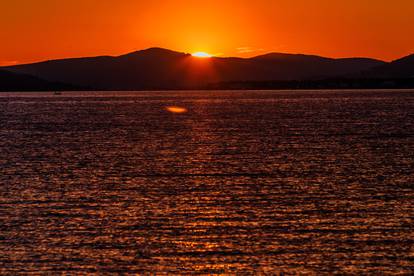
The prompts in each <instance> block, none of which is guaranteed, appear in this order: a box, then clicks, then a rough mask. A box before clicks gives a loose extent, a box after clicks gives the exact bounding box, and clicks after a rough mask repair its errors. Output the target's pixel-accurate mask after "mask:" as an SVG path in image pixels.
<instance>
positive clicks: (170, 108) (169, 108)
mask: <svg viewBox="0 0 414 276" xmlns="http://www.w3.org/2000/svg"><path fill="white" fill-rule="evenodd" d="M165 109H166V110H167V111H169V112H171V113H178V114H180V113H187V112H188V110H187V108H185V107H179V106H167V107H166V108H165Z"/></svg>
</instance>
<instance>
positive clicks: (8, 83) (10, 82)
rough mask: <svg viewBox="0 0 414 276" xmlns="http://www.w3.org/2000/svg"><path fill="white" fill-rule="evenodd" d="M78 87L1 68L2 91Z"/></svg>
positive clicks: (52, 89)
mask: <svg viewBox="0 0 414 276" xmlns="http://www.w3.org/2000/svg"><path fill="white" fill-rule="evenodd" d="M72 89H76V87H74V86H72V85H66V84H63V83H55V82H49V81H45V80H42V79H40V78H38V77H34V76H30V75H25V74H16V73H12V72H8V71H5V70H0V91H54V90H72Z"/></svg>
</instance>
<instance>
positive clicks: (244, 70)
mask: <svg viewBox="0 0 414 276" xmlns="http://www.w3.org/2000/svg"><path fill="white" fill-rule="evenodd" d="M385 64H386V63H385V62H383V61H379V60H375V59H368V58H347V59H332V58H325V57H319V56H311V55H295V54H283V53H271V54H267V55H262V56H257V57H253V58H231V57H229V58H221V57H213V58H209V59H200V58H195V57H192V56H191V55H190V54H186V53H179V52H174V51H171V50H167V49H161V48H150V49H147V50H142V51H137V52H133V53H129V54H126V55H122V56H118V57H112V56H100V57H90V58H74V59H62V60H51V61H45V62H40V63H34V64H26V65H17V66H10V67H4V68H3V69H6V70H9V71H11V72H15V73H23V74H30V75H33V76H36V77H39V78H42V79H45V80H48V81H52V82H63V83H71V84H74V85H77V86H83V87H92V88H95V89H105V90H142V89H179V88H198V87H205V86H206V85H208V84H212V83H222V82H240V81H253V82H262V81H289V80H317V79H324V78H330V77H337V76H344V75H350V74H356V73H359V72H363V71H367V70H370V69H372V68H374V67H378V66H382V65H385Z"/></svg>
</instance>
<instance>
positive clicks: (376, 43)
mask: <svg viewBox="0 0 414 276" xmlns="http://www.w3.org/2000/svg"><path fill="white" fill-rule="evenodd" d="M0 26H1V27H0V36H1V37H2V43H0V65H13V64H19V63H28V62H35V61H41V60H48V59H57V58H65V57H81V56H96V55H119V54H123V53H127V52H131V51H134V50H137V49H144V48H148V47H152V46H158V47H164V48H169V49H173V50H177V51H182V52H188V53H193V52H198V51H202V52H208V53H210V54H212V55H215V56H241V57H251V56H256V55H260V54H263V53H267V52H289V53H306V54H317V55H323V56H329V57H354V56H366V57H372V58H378V59H383V60H392V59H396V58H399V57H401V56H404V55H407V54H410V53H412V52H413V50H414V36H413V35H412V34H413V33H414V1H412V0H394V1H389V0H364V1H361V0H335V1H332V0H312V1H310V0H255V1H251V0H205V1H200V0H197V1H193V0H187V1H183V0H151V1H137V0H122V1H119V0H104V1H103V0H13V1H0Z"/></svg>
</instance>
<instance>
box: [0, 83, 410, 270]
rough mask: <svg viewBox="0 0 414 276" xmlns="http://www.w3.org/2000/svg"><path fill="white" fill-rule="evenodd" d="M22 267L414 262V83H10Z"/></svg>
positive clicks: (3, 198) (9, 148) (14, 214)
mask: <svg viewBox="0 0 414 276" xmlns="http://www.w3.org/2000/svg"><path fill="white" fill-rule="evenodd" d="M18 273H22V274H33V275H37V274H48V275H55V274H69V275H72V274H87V273H90V274H126V275H128V274H175V275H177V274H200V275H202V274H230V275H275V274H276V275H277V274H281V275H291V274H293V275H296V274H306V275H320V274H322V275H331V274H363V275H366V274H371V275H373V274H407V275H408V274H411V273H414V90H324V91H316V90H315V91H310V90H309V91H288V90H285V91H151V92H61V93H50V92H41V93H38V92H33V93H0V274H3V275H7V274H8V275H15V274H18Z"/></svg>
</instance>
